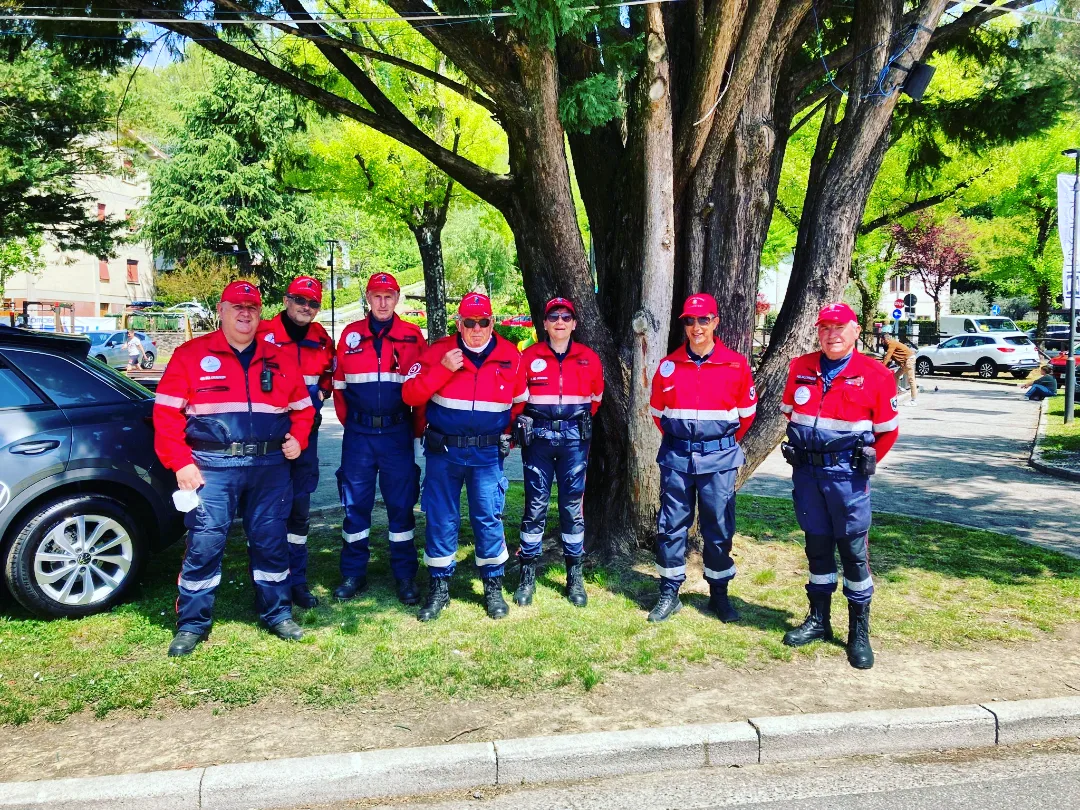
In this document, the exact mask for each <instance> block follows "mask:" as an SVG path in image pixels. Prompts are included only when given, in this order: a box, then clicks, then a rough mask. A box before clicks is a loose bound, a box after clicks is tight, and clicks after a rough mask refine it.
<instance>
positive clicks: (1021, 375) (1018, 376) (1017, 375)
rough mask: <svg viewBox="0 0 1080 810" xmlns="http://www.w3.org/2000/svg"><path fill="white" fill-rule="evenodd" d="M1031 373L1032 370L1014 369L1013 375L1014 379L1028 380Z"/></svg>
mask: <svg viewBox="0 0 1080 810" xmlns="http://www.w3.org/2000/svg"><path fill="white" fill-rule="evenodd" d="M1030 373H1031V372H1030V371H1014V372H1012V375H1013V379H1014V380H1026V379H1027V378H1028V375H1029V374H1030Z"/></svg>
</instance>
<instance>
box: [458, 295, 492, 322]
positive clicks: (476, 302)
mask: <svg viewBox="0 0 1080 810" xmlns="http://www.w3.org/2000/svg"><path fill="white" fill-rule="evenodd" d="M457 311H458V315H460V316H461V317H462V318H490V317H491V299H490V298H488V297H487V296H486V295H484V294H483V293H469V294H468V295H466V296H465V297H464V298H462V299H461V303H460V304H458V308H457Z"/></svg>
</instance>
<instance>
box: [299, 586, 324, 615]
mask: <svg viewBox="0 0 1080 810" xmlns="http://www.w3.org/2000/svg"><path fill="white" fill-rule="evenodd" d="M292 603H293V604H294V605H296V606H297V607H300V608H304V609H305V610H310V609H311V608H313V607H318V606H319V597H317V596H316V595H315V594H313V593H312V592H311V590H310V589H309V588H308V586H307V585H297V586H295V587H294V588H293V589H292Z"/></svg>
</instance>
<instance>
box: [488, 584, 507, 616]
mask: <svg viewBox="0 0 1080 810" xmlns="http://www.w3.org/2000/svg"><path fill="white" fill-rule="evenodd" d="M502 583H503V578H502V577H488V578H487V579H485V580H484V607H485V608H486V609H487V615H488V616H490V617H491V618H493V619H504V618H506V614H507V613H509V612H510V606H509V605H507V604H506V600H505V599H503V595H502Z"/></svg>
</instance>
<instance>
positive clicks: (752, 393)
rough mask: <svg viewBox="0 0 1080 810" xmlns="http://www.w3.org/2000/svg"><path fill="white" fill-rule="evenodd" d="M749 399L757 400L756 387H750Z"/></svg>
mask: <svg viewBox="0 0 1080 810" xmlns="http://www.w3.org/2000/svg"><path fill="white" fill-rule="evenodd" d="M750 399H751V400H755V399H757V386H756V385H751V386H750Z"/></svg>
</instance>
